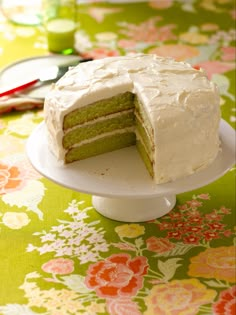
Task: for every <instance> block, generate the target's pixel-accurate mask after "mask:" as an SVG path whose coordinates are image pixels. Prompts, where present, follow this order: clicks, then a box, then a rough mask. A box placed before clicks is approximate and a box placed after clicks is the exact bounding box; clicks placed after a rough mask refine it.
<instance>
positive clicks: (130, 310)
mask: <svg viewBox="0 0 236 315" xmlns="http://www.w3.org/2000/svg"><path fill="white" fill-rule="evenodd" d="M107 310H108V312H109V314H112V315H131V314H132V315H142V313H141V312H140V311H139V309H138V305H137V304H136V303H135V302H133V301H132V300H131V299H129V298H118V299H108V300H107Z"/></svg>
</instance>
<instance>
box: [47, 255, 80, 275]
mask: <svg viewBox="0 0 236 315" xmlns="http://www.w3.org/2000/svg"><path fill="white" fill-rule="evenodd" d="M42 270H43V271H45V272H47V273H52V274H57V275H67V274H69V273H72V272H73V271H74V262H73V260H71V259H68V258H56V259H51V260H49V261H48V262H46V263H45V264H43V265H42Z"/></svg>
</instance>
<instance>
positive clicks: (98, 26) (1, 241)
mask: <svg viewBox="0 0 236 315" xmlns="http://www.w3.org/2000/svg"><path fill="white" fill-rule="evenodd" d="M118 2H119V1H118ZM121 2H122V3H121ZM121 2H120V3H116V4H114V3H108V2H107V3H100V2H99V1H94V2H91V1H90V2H89V1H87V4H81V5H80V6H79V8H78V12H79V15H78V16H79V23H80V25H79V28H78V32H77V34H76V48H77V50H78V51H79V53H80V54H81V55H83V56H85V57H93V58H101V57H105V56H114V55H120V54H127V53H130V52H146V53H154V54H158V55H161V56H167V55H168V56H172V57H174V58H175V59H177V60H187V61H189V62H190V63H191V64H192V65H194V66H195V67H202V68H204V69H205V70H206V71H207V73H208V76H209V78H211V79H212V80H213V81H215V82H216V83H217V84H218V85H219V88H220V93H221V110H222V117H223V118H224V119H225V120H226V121H227V122H228V123H229V124H231V125H232V126H233V127H235V121H236V118H235V116H236V112H235V111H236V109H235V106H234V104H235V18H236V11H235V8H234V7H233V3H234V1H230V0H199V1H196V0H188V1H186V0H176V1H172V0H163V1H161V0H158V1H146V2H138V3H129V4H124V3H123V1H121ZM39 55H48V51H47V46H46V40H45V35H44V30H43V27H42V26H37V27H23V26H20V25H13V24H11V23H8V22H7V21H6V19H5V17H4V16H3V15H0V67H4V66H6V65H7V64H10V63H11V62H14V61H16V60H19V59H22V58H27V57H32V56H39ZM42 120H43V111H42V110H41V109H32V110H30V111H24V112H17V111H14V112H10V113H7V114H2V115H1V116H0V224H1V225H0V314H1V315H36V314H44V315H46V314H49V315H70V314H86V315H95V314H98V315H100V314H111V315H140V314H144V315H159V314H160V315H194V314H201V315H210V314H216V315H224V314H225V315H233V314H235V309H236V300H235V297H236V286H235V276H236V275H235V267H236V266H235V227H234V223H235V168H232V169H231V170H230V171H229V172H228V173H227V174H225V175H224V176H223V177H221V178H220V179H218V180H216V181H215V182H213V183H211V184H210V185H208V186H205V187H202V188H200V189H198V190H194V191H190V192H188V193H184V194H180V195H178V196H177V203H176V206H175V208H174V209H173V210H172V211H171V212H170V213H169V214H167V215H165V216H164V217H162V218H160V219H156V220H152V221H150V222H146V223H127V224H126V223H122V222H117V221H112V220H109V219H107V218H104V217H102V216H101V215H99V214H98V213H97V212H96V211H95V209H94V208H93V207H92V203H91V196H90V195H86V194H82V193H79V192H75V191H72V190H69V189H67V188H64V187H62V186H59V185H57V184H55V183H54V182H52V181H50V180H48V179H46V178H44V177H42V176H41V175H40V174H39V173H37V172H36V171H35V170H34V169H33V168H32V167H31V165H30V163H29V161H28V159H27V156H26V153H25V143H26V141H27V138H28V137H29V135H30V134H31V132H32V131H33V130H34V128H35V127H36V126H37V125H38V124H39V123H40V122H41V121H42ZM127 211H128V209H127Z"/></svg>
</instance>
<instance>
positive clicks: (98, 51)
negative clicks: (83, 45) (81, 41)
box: [82, 48, 119, 59]
mask: <svg viewBox="0 0 236 315" xmlns="http://www.w3.org/2000/svg"><path fill="white" fill-rule="evenodd" d="M82 55H83V58H93V59H100V58H105V57H114V56H119V52H118V51H117V50H111V49H108V48H95V49H93V50H91V51H87V52H85V53H83V54H82Z"/></svg>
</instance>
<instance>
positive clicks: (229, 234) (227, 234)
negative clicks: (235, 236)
mask: <svg viewBox="0 0 236 315" xmlns="http://www.w3.org/2000/svg"><path fill="white" fill-rule="evenodd" d="M223 234H224V236H225V237H230V236H231V235H232V231H230V230H225V231H224V232H223Z"/></svg>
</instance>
